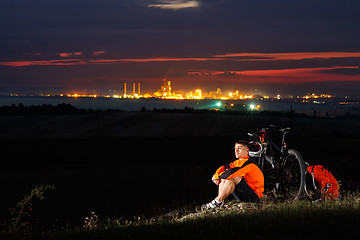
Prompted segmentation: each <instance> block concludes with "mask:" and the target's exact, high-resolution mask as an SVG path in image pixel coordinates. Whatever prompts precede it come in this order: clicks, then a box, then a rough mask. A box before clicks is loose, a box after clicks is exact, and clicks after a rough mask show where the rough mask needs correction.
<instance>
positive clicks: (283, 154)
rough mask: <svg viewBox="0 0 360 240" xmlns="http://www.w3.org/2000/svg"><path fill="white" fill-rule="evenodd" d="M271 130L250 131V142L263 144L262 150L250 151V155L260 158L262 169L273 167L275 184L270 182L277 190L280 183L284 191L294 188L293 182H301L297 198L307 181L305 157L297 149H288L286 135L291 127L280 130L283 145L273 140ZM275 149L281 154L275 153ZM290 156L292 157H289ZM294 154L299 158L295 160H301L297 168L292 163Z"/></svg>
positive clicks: (259, 162) (259, 163)
mask: <svg viewBox="0 0 360 240" xmlns="http://www.w3.org/2000/svg"><path fill="white" fill-rule="evenodd" d="M270 127H274V126H270ZM269 131H270V128H263V129H262V130H260V131H258V132H255V133H254V134H250V133H248V134H249V135H250V142H252V143H256V144H257V145H258V144H261V146H262V150H261V151H258V152H256V154H255V155H253V156H252V155H251V154H250V153H249V155H250V156H251V157H256V158H258V165H259V167H260V168H261V170H262V171H264V170H266V169H269V167H270V169H272V171H273V174H274V175H273V178H272V179H273V180H272V182H273V184H270V186H272V187H273V189H274V190H275V191H277V190H278V189H279V187H280V185H281V186H282V187H281V189H282V191H284V189H285V191H286V188H287V187H290V188H292V189H293V185H291V184H293V183H295V185H296V184H299V191H298V194H297V195H296V198H297V197H299V196H301V195H302V192H303V191H302V188H303V182H304V181H305V180H304V174H305V171H304V166H303V165H304V164H303V159H302V157H301V155H300V153H299V152H298V151H296V150H295V149H289V150H288V149H287V145H286V141H285V136H286V135H287V134H288V133H289V128H284V129H280V130H279V131H280V132H281V134H282V137H281V145H278V144H277V143H276V142H275V141H273V140H272V139H271V138H270V137H269ZM274 150H275V151H276V152H278V153H279V154H278V155H275V152H274ZM253 153H255V152H253ZM289 156H292V157H290V158H289ZM294 156H295V159H297V160H295V162H297V161H298V162H299V166H298V167H296V169H295V168H293V165H291V164H292V163H294V160H291V159H293V157H294ZM265 161H267V162H268V163H269V164H270V165H271V166H267V167H266V166H265ZM289 164H290V165H289ZM264 167H265V168H264ZM299 169H300V170H299ZM299 171H300V172H299ZM296 179H298V180H296ZM293 181H295V182H293ZM284 184H285V185H284ZM289 184H290V185H291V186H290V185H289ZM284 187H285V188H284ZM271 189H272V188H271ZM295 189H296V188H295Z"/></svg>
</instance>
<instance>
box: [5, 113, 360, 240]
mask: <svg viewBox="0 0 360 240" xmlns="http://www.w3.org/2000/svg"><path fill="white" fill-rule="evenodd" d="M270 124H275V125H277V126H279V127H287V126H291V127H292V133H291V134H290V135H289V136H288V145H289V146H290V147H294V148H296V149H297V150H299V151H300V152H301V154H302V155H303V157H304V160H305V161H307V162H309V163H310V164H323V165H324V166H325V167H327V168H328V169H329V170H330V171H331V172H332V173H333V175H334V176H335V177H336V178H337V179H338V180H340V181H341V184H342V189H343V190H349V189H350V190H351V192H353V191H354V190H356V189H359V187H360V175H359V174H358V169H360V162H359V161H358V146H359V144H360V129H359V128H358V126H359V120H358V119H357V118H347V119H325V118H308V117H307V118H306V117H299V116H293V117H289V115H287V114H274V115H269V116H261V115H246V114H245V115H244V114H236V113H235V114H234V113H231V114H229V113H213V112H191V111H190V112H184V111H173V112H171V111H170V112H83V113H81V114H60V115H41V114H40V115H31V116H30V115H13V116H1V117H0V143H1V145H0V150H1V151H2V153H3V155H4V156H11V157H10V158H3V159H2V160H1V163H2V166H3V168H2V169H1V171H0V180H1V181H0V187H1V189H2V190H3V192H4V193H6V194H5V196H6V197H3V198H2V199H1V202H0V216H1V219H0V223H3V222H6V221H8V215H9V208H11V207H13V206H14V205H15V204H16V203H17V201H19V200H20V199H21V198H22V197H23V196H24V194H26V193H28V192H29V191H30V190H31V189H33V188H34V186H37V185H42V184H43V185H46V184H54V185H55V186H56V189H55V190H54V191H51V192H49V193H48V194H46V197H45V200H43V201H41V202H36V203H35V204H34V210H33V214H32V216H31V218H32V221H34V223H35V225H34V227H35V228H36V229H38V228H40V230H41V228H42V227H41V226H43V227H44V228H46V229H49V228H50V229H51V228H52V226H53V227H54V228H55V229H56V231H55V232H56V233H55V234H54V235H51V234H47V235H46V238H51V237H54V238H55V239H61V238H62V236H63V238H62V239H74V238H77V237H79V238H80V239H81V238H83V239H107V238H109V239H116V236H119V238H120V237H121V238H125V239H126V238H145V237H146V236H149V237H155V236H157V237H159V238H163V239H165V238H167V239H169V238H180V239H182V238H192V237H191V236H199V237H200V238H205V237H207V236H212V237H213V238H220V239H221V238H223V237H222V236H220V235H221V234H223V235H227V236H229V235H231V234H233V232H232V231H230V230H229V229H230V227H231V229H232V228H237V229H239V231H238V232H241V234H242V235H241V234H239V233H238V232H236V234H239V235H236V236H249V237H251V236H252V237H253V238H265V236H267V237H266V238H269V236H276V237H277V239H278V238H285V236H289V234H291V235H292V236H293V238H294V237H295V235H299V234H300V235H299V236H303V235H301V234H307V233H309V234H310V233H312V232H316V230H312V231H310V232H308V231H309V230H308V229H309V228H311V226H313V225H312V224H311V226H310V225H309V224H310V223H312V222H315V223H316V224H314V226H313V228H314V229H316V228H317V227H316V225H319V224H320V225H319V226H322V227H323V228H322V229H325V230H323V231H322V233H321V234H329V235H331V236H335V234H337V233H336V232H335V228H334V227H329V226H334V225H336V226H338V227H339V228H341V229H343V230H340V232H343V233H344V232H345V229H347V227H348V228H349V229H350V230H346V231H350V232H352V233H354V232H355V231H357V228H355V227H354V226H355V225H354V224H355V223H356V224H359V220H358V219H360V218H359V209H358V205H359V201H358V199H359V195H358V194H357V195H352V196H351V197H348V198H346V199H343V200H342V201H336V202H330V203H314V204H312V203H309V202H306V201H304V202H303V201H302V202H298V203H291V202H288V203H279V202H271V201H270V202H264V204H262V205H259V206H250V207H247V206H244V209H241V210H239V209H237V210H236V213H235V212H234V211H224V212H223V213H221V214H219V215H213V214H205V215H204V214H198V215H195V217H191V218H189V219H187V220H185V221H183V220H180V219H181V218H182V217H183V216H185V215H187V214H189V213H191V212H195V209H194V207H192V208H188V207H184V206H189V205H191V206H199V205H201V204H202V203H205V202H208V201H209V200H211V199H213V198H214V196H215V194H216V191H217V189H216V186H215V185H214V184H212V182H211V181H210V178H211V176H212V174H213V171H214V170H215V169H216V168H217V167H218V166H219V165H221V164H223V163H226V162H230V161H233V160H234V153H233V144H234V141H235V140H238V139H240V138H244V139H247V137H248V136H247V132H253V131H256V130H260V129H261V128H263V127H267V126H269V125H270ZM127 196H130V197H127ZM181 208H184V209H181ZM179 209H180V210H179ZM90 211H94V212H95V214H96V215H98V216H99V218H100V220H99V221H100V222H101V224H100V226H99V227H97V228H94V229H92V230H86V231H84V230H79V231H78V230H74V228H76V227H78V228H80V227H81V226H82V225H83V222H84V218H85V217H86V216H89V212H90ZM172 211H175V212H173V215H171V214H170V215H164V214H166V213H167V212H172ZM134 216H141V218H140V220H138V218H137V217H135V220H134ZM159 216H163V217H159ZM152 218H154V219H156V221H151V220H150V219H152ZM124 219H127V220H128V221H127V222H126V221H125V220H124ZM261 219H262V220H261ZM146 220H147V221H146ZM130 221H131V224H130ZM326 221H329V223H330V224H326ZM225 223H228V224H225ZM54 224H55V226H54ZM68 224H69V225H70V226H74V227H70V228H65V230H61V228H62V226H67V225H68ZM259 224H260V225H261V226H260V225H259ZM321 224H323V225H321ZM284 225H285V226H287V227H286V229H287V230H286V231H285V230H282V229H283V228H282V226H284ZM227 226H230V227H227ZM255 229H258V230H257V231H255ZM274 229H275V230H274ZM276 229H281V231H280V230H276ZM327 229H328V230H327ZM252 231H253V232H254V231H255V232H258V235H256V234H255V235H253V234H252ZM40 232H41V231H40ZM304 232H305V233H304ZM327 232H328V233H327ZM220 233H221V234H220ZM295 233H296V234H295ZM245 234H249V235H245ZM281 234H283V235H281ZM254 236H255V237H254ZM306 236H308V235H306ZM44 238H45V236H44ZM195 238H196V237H195ZM274 238H275V237H274Z"/></svg>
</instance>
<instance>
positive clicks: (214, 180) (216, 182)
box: [211, 175, 221, 185]
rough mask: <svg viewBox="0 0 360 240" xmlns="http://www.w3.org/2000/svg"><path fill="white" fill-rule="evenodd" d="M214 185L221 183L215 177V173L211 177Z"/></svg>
mask: <svg viewBox="0 0 360 240" xmlns="http://www.w3.org/2000/svg"><path fill="white" fill-rule="evenodd" d="M211 180H212V181H213V182H214V183H215V184H216V185H219V184H220V183H221V179H215V175H214V176H213V177H212V179H211Z"/></svg>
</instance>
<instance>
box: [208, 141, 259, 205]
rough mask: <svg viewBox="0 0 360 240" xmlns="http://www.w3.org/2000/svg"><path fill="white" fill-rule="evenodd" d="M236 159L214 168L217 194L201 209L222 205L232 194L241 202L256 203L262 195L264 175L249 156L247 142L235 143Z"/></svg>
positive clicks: (213, 178) (213, 179)
mask: <svg viewBox="0 0 360 240" xmlns="http://www.w3.org/2000/svg"><path fill="white" fill-rule="evenodd" d="M235 156H236V158H238V159H237V160H236V161H234V162H232V163H230V164H226V165H224V166H221V167H220V168H219V169H218V170H216V172H215V174H214V176H213V177H212V181H213V182H214V183H215V184H216V185H218V186H219V192H218V196H217V197H216V198H215V199H214V200H212V201H211V202H209V203H207V204H203V205H202V206H201V209H203V210H205V209H211V208H216V207H221V206H223V205H224V200H225V198H227V197H228V196H229V195H230V194H232V195H233V196H234V197H235V198H236V199H237V200H239V201H242V202H254V203H258V202H259V200H260V198H262V197H263V192H264V175H263V173H262V171H261V170H260V169H259V167H258V166H257V165H256V162H255V161H254V160H253V159H251V158H250V157H249V144H248V142H247V141H244V140H240V141H237V142H236V143H235Z"/></svg>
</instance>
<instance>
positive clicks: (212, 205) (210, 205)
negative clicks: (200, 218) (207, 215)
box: [201, 199, 224, 210]
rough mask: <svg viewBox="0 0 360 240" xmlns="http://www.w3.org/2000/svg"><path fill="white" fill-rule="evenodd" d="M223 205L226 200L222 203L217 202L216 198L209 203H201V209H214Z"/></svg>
mask: <svg viewBox="0 0 360 240" xmlns="http://www.w3.org/2000/svg"><path fill="white" fill-rule="evenodd" d="M222 206H224V201H222V202H221V203H217V202H216V201H215V199H214V200H212V201H211V202H209V203H207V204H203V205H201V210H206V209H213V208H218V207H222Z"/></svg>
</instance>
